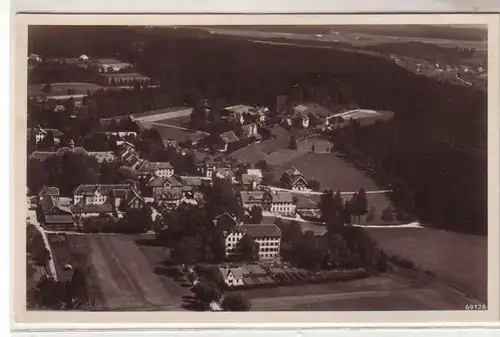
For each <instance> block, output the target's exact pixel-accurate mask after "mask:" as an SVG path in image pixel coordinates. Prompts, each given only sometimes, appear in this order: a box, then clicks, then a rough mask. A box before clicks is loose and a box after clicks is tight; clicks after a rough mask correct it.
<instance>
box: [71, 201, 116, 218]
mask: <svg viewBox="0 0 500 337" xmlns="http://www.w3.org/2000/svg"><path fill="white" fill-rule="evenodd" d="M70 209H71V212H72V213H73V215H74V216H75V217H82V218H85V217H92V216H99V215H102V214H107V215H110V214H113V212H114V208H113V205H111V204H77V205H71V206H70Z"/></svg>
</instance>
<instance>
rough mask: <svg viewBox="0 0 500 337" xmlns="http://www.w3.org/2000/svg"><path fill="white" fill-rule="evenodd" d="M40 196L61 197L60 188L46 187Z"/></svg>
mask: <svg viewBox="0 0 500 337" xmlns="http://www.w3.org/2000/svg"><path fill="white" fill-rule="evenodd" d="M38 195H59V188H57V187H54V186H46V187H44V188H43V189H42V190H41V191H40V193H38Z"/></svg>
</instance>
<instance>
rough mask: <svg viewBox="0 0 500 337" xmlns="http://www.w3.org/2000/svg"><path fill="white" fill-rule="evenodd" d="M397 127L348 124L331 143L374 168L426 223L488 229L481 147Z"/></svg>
mask: <svg viewBox="0 0 500 337" xmlns="http://www.w3.org/2000/svg"><path fill="white" fill-rule="evenodd" d="M398 129H399V128H398V126H397V125H394V124H392V125H391V124H387V125H385V124H377V125H373V126H368V127H356V126H352V127H350V128H346V129H343V130H342V131H338V132H336V133H335V134H334V135H333V139H334V142H335V148H336V149H337V150H339V151H343V152H345V153H347V154H348V157H349V158H350V159H351V160H353V161H360V162H362V163H365V164H367V165H370V167H372V168H373V169H375V171H376V172H377V177H378V179H379V180H380V182H381V183H383V184H385V185H386V186H390V187H392V189H393V190H394V200H395V202H396V203H397V204H399V206H402V207H403V208H404V209H405V210H407V211H408V212H410V213H411V212H415V213H416V215H418V216H419V217H420V219H421V220H422V221H423V222H424V223H427V224H431V225H435V226H438V227H442V228H446V229H452V230H453V229H454V230H461V231H466V232H470V233H486V228H487V226H486V224H487V220H486V205H487V199H486V191H487V184H486V176H487V174H486V172H487V171H486V160H485V153H484V151H482V150H479V149H474V148H473V147H465V146H460V145H458V144H454V143H453V142H452V141H444V140H440V139H432V138H430V139H429V138H427V139H426V138H424V136H423V135H419V134H413V135H411V136H410V135H408V134H406V133H402V132H401V131H399V132H398ZM464 138H465V137H464Z"/></svg>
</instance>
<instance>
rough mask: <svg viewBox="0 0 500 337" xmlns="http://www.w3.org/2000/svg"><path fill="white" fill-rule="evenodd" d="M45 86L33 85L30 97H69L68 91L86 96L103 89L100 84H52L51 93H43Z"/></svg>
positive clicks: (29, 92) (29, 89)
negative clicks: (88, 92) (88, 93)
mask: <svg viewBox="0 0 500 337" xmlns="http://www.w3.org/2000/svg"><path fill="white" fill-rule="evenodd" d="M43 87H44V84H31V85H29V86H28V95H29V96H32V95H43V96H45V95H47V96H61V95H68V90H72V91H73V94H74V95H84V94H86V93H87V91H90V92H91V93H94V92H96V91H97V90H100V89H102V88H103V87H101V86H100V85H98V84H94V83H77V82H75V83H51V90H50V92H49V93H45V92H44V91H43Z"/></svg>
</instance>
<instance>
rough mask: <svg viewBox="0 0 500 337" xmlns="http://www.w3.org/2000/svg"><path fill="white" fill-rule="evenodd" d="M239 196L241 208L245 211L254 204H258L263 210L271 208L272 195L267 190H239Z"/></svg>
mask: <svg viewBox="0 0 500 337" xmlns="http://www.w3.org/2000/svg"><path fill="white" fill-rule="evenodd" d="M239 198H240V202H241V204H242V205H243V208H244V209H245V210H247V211H250V210H251V209H252V208H253V207H254V206H258V207H260V208H262V210H265V211H268V210H270V208H271V203H272V195H271V192H270V191H267V190H258V191H240V194H239Z"/></svg>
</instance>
